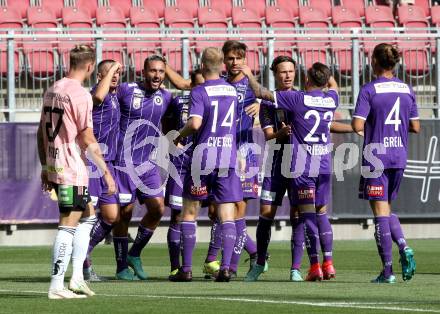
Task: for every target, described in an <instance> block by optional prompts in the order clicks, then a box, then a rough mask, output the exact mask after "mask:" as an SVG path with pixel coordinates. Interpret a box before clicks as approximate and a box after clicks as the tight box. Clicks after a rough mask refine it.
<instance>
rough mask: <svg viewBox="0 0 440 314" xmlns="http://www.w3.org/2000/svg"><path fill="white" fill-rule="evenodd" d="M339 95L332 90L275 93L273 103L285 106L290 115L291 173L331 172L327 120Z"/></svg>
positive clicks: (330, 119) (332, 112) (281, 106)
mask: <svg viewBox="0 0 440 314" xmlns="http://www.w3.org/2000/svg"><path fill="white" fill-rule="evenodd" d="M338 98H339V97H338V93H337V92H336V91H335V90H329V91H328V92H323V91H322V90H318V89H316V90H312V91H309V92H304V91H277V92H276V93H275V105H276V106H277V107H278V108H280V109H285V110H287V111H288V112H289V116H290V121H291V125H292V135H291V137H290V143H291V144H292V145H293V152H292V153H293V154H292V166H291V170H292V171H293V172H294V173H297V174H298V173H299V174H305V175H311V176H317V175H318V174H330V173H331V170H332V167H331V151H332V149H331V148H332V146H331V143H330V124H331V122H332V120H333V115H334V112H335V110H336V108H337V107H338V103H339V101H338V100H339V99H338ZM316 162H319V164H316ZM300 164H301V165H302V167H300V166H299V165H300Z"/></svg>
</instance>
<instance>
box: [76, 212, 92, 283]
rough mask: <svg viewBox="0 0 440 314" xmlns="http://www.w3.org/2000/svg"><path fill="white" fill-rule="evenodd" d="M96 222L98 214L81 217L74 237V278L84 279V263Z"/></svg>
mask: <svg viewBox="0 0 440 314" xmlns="http://www.w3.org/2000/svg"><path fill="white" fill-rule="evenodd" d="M95 222H96V216H95V215H93V216H89V217H86V218H81V220H80V221H79V224H78V227H77V228H76V232H75V236H74V237H73V253H72V268H73V272H72V279H74V280H78V281H82V280H84V276H83V264H84V260H85V259H86V256H87V249H88V247H89V242H90V232H91V230H92V228H93V225H94V224H95Z"/></svg>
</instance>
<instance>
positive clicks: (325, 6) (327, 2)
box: [308, 0, 332, 18]
mask: <svg viewBox="0 0 440 314" xmlns="http://www.w3.org/2000/svg"><path fill="white" fill-rule="evenodd" d="M308 7H312V8H317V9H320V10H321V11H323V12H324V13H325V15H326V16H327V17H328V18H329V17H330V16H331V14H332V1H331V0H309V1H308Z"/></svg>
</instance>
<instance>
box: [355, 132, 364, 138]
mask: <svg viewBox="0 0 440 314" xmlns="http://www.w3.org/2000/svg"><path fill="white" fill-rule="evenodd" d="M356 134H357V135H359V136H361V137H364V131H358V132H356Z"/></svg>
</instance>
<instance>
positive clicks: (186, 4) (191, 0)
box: [176, 0, 199, 18]
mask: <svg viewBox="0 0 440 314" xmlns="http://www.w3.org/2000/svg"><path fill="white" fill-rule="evenodd" d="M176 3H177V4H176V6H177V7H179V8H182V9H185V10H186V11H188V12H191V16H192V17H193V18H195V17H197V9H198V8H199V1H198V0H177V1H176Z"/></svg>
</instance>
